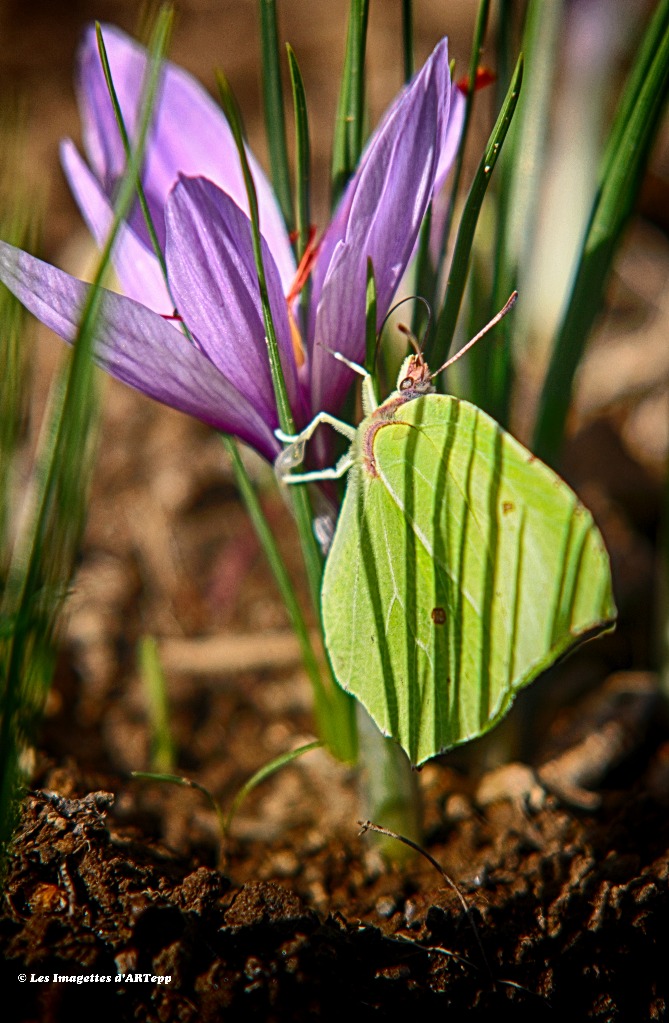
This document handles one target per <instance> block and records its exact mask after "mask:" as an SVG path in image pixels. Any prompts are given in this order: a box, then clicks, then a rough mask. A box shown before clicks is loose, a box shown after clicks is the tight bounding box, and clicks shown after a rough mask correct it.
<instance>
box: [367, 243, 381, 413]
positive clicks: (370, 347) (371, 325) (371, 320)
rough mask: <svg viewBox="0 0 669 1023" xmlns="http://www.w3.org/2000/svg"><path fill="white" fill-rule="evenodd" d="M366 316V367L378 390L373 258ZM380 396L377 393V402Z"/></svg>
mask: <svg viewBox="0 0 669 1023" xmlns="http://www.w3.org/2000/svg"><path fill="white" fill-rule="evenodd" d="M366 305H367V311H366V317H365V369H366V370H367V372H368V373H369V375H370V376H371V378H372V383H373V386H374V391H375V392H376V391H377V390H378V388H377V384H376V348H377V342H376V279H375V277H374V266H373V264H372V260H371V259H368V260H367V292H366ZM378 402H379V398H378V393H377V394H376V404H377V405H378Z"/></svg>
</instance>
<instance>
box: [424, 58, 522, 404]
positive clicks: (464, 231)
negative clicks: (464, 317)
mask: <svg viewBox="0 0 669 1023" xmlns="http://www.w3.org/2000/svg"><path fill="white" fill-rule="evenodd" d="M522 78H523V57H522V54H521V56H520V57H519V58H518V62H517V64H516V69H515V71H514V73H513V77H512V79H511V84H510V85H509V90H508V92H507V94H506V100H505V102H504V106H503V107H502V109H501V110H500V112H499V116H498V118H497V121H496V123H495V126H494V128H493V130H492V134H491V135H490V138H489V140H488V144H487V146H486V149H485V153H484V154H483V159H482V160H481V162H480V164H479V167H478V170H477V171H476V175H475V177H474V181H473V182H472V187H471V189H470V191H469V196H468V197H467V202H466V203H465V208H464V211H463V213H462V220H461V222H460V228H459V230H458V237H457V240H456V243H455V250H454V252H453V259H452V262H451V272H450V274H449V279H448V284H447V286H446V296H445V299H444V304H443V306H442V309H441V312H440V314H439V319H438V320H437V328H436V331H435V340H434V345H433V351H432V352H431V353H430V361H433V362H434V363H435V364H438V363H439V362H443V361H444V360H445V358H446V355H447V354H448V350H449V348H450V345H451V342H452V340H453V334H454V331H455V325H456V323H457V319H458V314H459V312H460V306H461V303H462V296H463V294H464V290H465V284H466V283H467V273H468V270H469V260H470V255H471V250H472V244H473V242H474V233H475V231H476V225H477V223H478V218H479V213H480V212H481V206H482V205H483V199H484V198H485V194H486V191H487V189H488V185H489V183H490V177H491V175H492V172H493V169H494V167H495V164H496V162H497V159H498V157H499V154H500V152H501V149H502V145H503V144H504V139H505V138H506V135H507V132H508V130H509V126H510V124H511V120H512V118H513V114H514V111H515V109H516V104H517V103H518V97H519V95H520V87H521V83H522ZM474 400H475V399H474Z"/></svg>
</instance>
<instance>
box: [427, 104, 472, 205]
mask: <svg viewBox="0 0 669 1023" xmlns="http://www.w3.org/2000/svg"><path fill="white" fill-rule="evenodd" d="M465 105H466V104H465V97H464V96H463V95H462V93H461V92H460V89H459V88H458V87H457V85H452V86H451V102H450V105H449V108H448V117H445V118H444V121H443V136H442V139H441V146H440V149H439V160H438V161H437V169H436V171H435V175H434V191H435V193H436V192H438V191H439V189H440V188H442V186H443V185H444V183H445V181H446V178H447V177H448V175H449V174H450V171H451V168H452V166H453V162H454V160H455V157H456V155H457V152H458V149H459V147H460V139H461V138H462V127H463V124H464V120H465Z"/></svg>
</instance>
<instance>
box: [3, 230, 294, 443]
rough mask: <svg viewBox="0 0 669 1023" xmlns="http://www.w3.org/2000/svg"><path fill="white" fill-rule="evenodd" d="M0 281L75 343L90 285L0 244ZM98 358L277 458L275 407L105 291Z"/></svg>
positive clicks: (156, 319)
mask: <svg viewBox="0 0 669 1023" xmlns="http://www.w3.org/2000/svg"><path fill="white" fill-rule="evenodd" d="M0 280H1V281H2V282H3V283H4V284H6V285H7V287H8V288H9V289H10V291H12V292H13V293H14V294H15V295H16V297H17V298H18V299H19V300H20V301H21V302H22V303H23V304H24V305H25V307H26V308H27V309H29V310H30V312H31V313H33V315H34V316H36V317H37V318H38V319H39V320H41V321H42V323H44V324H46V326H47V327H50V328H51V329H52V330H53V331H55V332H56V333H57V334H59V335H60V336H61V337H62V338H64V340H65V341H69V342H70V343H72V342H73V341H74V340H75V338H76V335H77V325H78V319H79V315H80V312H81V310H82V308H83V306H84V303H85V301H86V296H87V294H88V292H89V290H90V285H88V284H84V283H82V281H78V280H76V278H74V277H70V275H69V274H66V273H63V271H62V270H58V269H56V267H53V266H50V265H49V264H48V263H43V262H42V261H41V260H39V259H35V257H34V256H30V255H28V253H26V252H22V251H21V250H20V249H16V248H14V246H13V245H8V244H6V243H5V242H0ZM103 295H104V297H103V301H102V307H101V311H100V315H99V318H98V324H97V331H96V345H95V360H96V362H97V363H98V364H99V365H100V366H102V368H103V369H105V370H106V371H107V372H108V373H111V375H112V376H114V377H116V378H117V379H118V380H122V381H123V382H124V383H126V384H129V385H130V386H131V387H134V388H135V389H136V390H138V391H142V393H144V394H147V395H149V397H151V398H155V399H156V401H160V402H162V403H163V404H164V405H170V406H171V407H172V408H176V409H179V410H180V411H182V412H186V413H187V414H188V415H191V416H194V417H195V418H197V419H201V420H202V421H203V422H205V423H209V424H210V425H211V426H214V427H216V429H218V430H223V431H225V432H226V433H233V434H235V435H236V436H238V437H240V438H241V439H242V440H244V441H246V442H247V443H249V444H251V445H252V446H253V447H255V448H256V449H257V450H258V451H260V452H261V454H263V455H264V456H265V457H266V458H269V459H273V458H274V457H275V456H276V454H277V452H278V450H279V446H280V445H279V444H278V442H277V441H276V439H275V437H274V435H273V433H272V427H274V426H276V425H277V423H276V414H275V413H274V411H273V409H269V408H258V407H257V406H255V405H254V404H252V403H251V402H250V401H248V400H247V398H246V397H245V396H244V395H243V394H241V393H240V392H239V391H238V390H237V388H236V387H234V386H233V385H232V384H231V383H230V381H229V380H227V379H226V378H225V377H224V376H223V375H222V374H221V373H219V372H218V370H217V369H216V367H215V366H213V365H212V363H211V362H210V361H209V360H208V359H207V358H206V356H205V355H203V354H202V353H201V352H199V351H198V350H197V349H196V348H195V347H193V345H191V344H189V342H188V341H187V340H186V338H185V337H184V336H183V334H182V333H181V332H180V331H179V330H177V329H176V328H175V327H173V326H171V325H170V324H169V323H167V322H166V321H165V320H163V319H162V317H160V316H158V315H156V313H153V312H151V311H150V310H149V309H146V308H145V307H144V306H142V305H140V304H139V303H138V302H134V301H133V300H132V299H129V298H125V297H124V296H122V295H116V294H115V293H114V292H111V291H104V292H103Z"/></svg>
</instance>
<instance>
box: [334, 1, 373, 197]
mask: <svg viewBox="0 0 669 1023" xmlns="http://www.w3.org/2000/svg"><path fill="white" fill-rule="evenodd" d="M368 14H369V0H351V6H350V8H349V16H348V34H347V37H346V56H345V58H344V71H343V74H342V82H341V88H340V91H339V103H338V105H337V120H336V125H335V135H334V140H333V146H332V208H333V209H334V208H335V206H336V205H337V203H338V202H339V199H340V198H341V195H342V193H343V191H344V189H345V187H346V182H347V181H348V179H349V178H350V177H351V175H352V174H353V171H354V170H355V168H356V166H357V163H358V160H359V159H360V154H361V152H362V141H363V117H364V104H365V46H366V41H367V18H368Z"/></svg>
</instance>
